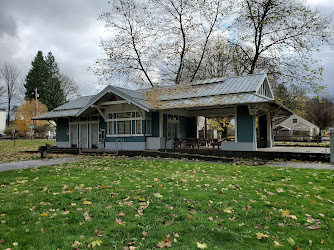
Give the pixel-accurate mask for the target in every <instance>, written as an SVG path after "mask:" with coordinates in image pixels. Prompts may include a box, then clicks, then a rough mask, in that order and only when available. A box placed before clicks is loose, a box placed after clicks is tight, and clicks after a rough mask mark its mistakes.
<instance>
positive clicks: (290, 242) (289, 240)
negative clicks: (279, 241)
mask: <svg viewBox="0 0 334 250" xmlns="http://www.w3.org/2000/svg"><path fill="white" fill-rule="evenodd" d="M287 241H288V242H289V244H290V245H292V246H294V245H295V244H296V242H295V241H294V240H293V239H292V238H291V237H290V238H289V239H287Z"/></svg>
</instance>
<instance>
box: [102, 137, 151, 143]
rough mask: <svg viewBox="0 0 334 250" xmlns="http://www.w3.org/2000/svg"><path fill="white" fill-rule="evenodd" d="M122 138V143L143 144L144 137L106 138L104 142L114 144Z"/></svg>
mask: <svg viewBox="0 0 334 250" xmlns="http://www.w3.org/2000/svg"><path fill="white" fill-rule="evenodd" d="M119 138H122V139H124V142H145V138H146V137H145V136H130V137H106V142H115V141H116V140H117V139H119Z"/></svg>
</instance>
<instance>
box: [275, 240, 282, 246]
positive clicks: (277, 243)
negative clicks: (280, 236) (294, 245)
mask: <svg viewBox="0 0 334 250" xmlns="http://www.w3.org/2000/svg"><path fill="white" fill-rule="evenodd" d="M281 246H282V245H281V244H280V243H279V242H278V241H274V247H281Z"/></svg>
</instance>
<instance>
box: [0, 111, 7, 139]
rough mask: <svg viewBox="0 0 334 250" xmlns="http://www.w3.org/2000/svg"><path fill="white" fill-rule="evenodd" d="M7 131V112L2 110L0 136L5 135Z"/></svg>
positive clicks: (0, 112) (0, 114) (0, 113)
mask: <svg viewBox="0 0 334 250" xmlns="http://www.w3.org/2000/svg"><path fill="white" fill-rule="evenodd" d="M5 130H6V110H5V109H2V108H1V109H0V134H1V135H2V134H4V133H5Z"/></svg>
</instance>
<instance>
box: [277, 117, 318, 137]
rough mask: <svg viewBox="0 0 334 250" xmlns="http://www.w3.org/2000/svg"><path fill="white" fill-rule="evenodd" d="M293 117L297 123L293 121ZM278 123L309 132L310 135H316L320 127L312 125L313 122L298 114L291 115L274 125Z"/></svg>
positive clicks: (295, 129) (293, 129) (294, 129)
mask: <svg viewBox="0 0 334 250" xmlns="http://www.w3.org/2000/svg"><path fill="white" fill-rule="evenodd" d="M293 119H297V123H293ZM279 125H283V126H285V127H288V128H290V129H291V130H292V131H307V132H310V136H316V135H317V134H319V132H320V129H319V127H318V126H316V125H314V124H313V123H311V122H309V121H308V120H306V119H304V118H302V117H300V116H298V115H292V116H290V117H289V118H288V119H286V120H285V121H283V122H281V123H280V124H277V125H276V126H279ZM292 131H291V134H292Z"/></svg>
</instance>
